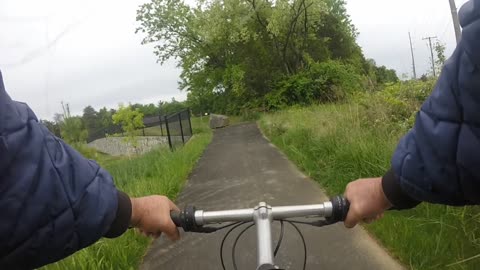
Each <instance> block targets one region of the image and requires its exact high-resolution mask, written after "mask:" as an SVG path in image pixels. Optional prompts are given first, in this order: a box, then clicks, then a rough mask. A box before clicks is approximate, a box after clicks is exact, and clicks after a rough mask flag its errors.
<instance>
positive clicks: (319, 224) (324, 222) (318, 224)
mask: <svg viewBox="0 0 480 270" xmlns="http://www.w3.org/2000/svg"><path fill="white" fill-rule="evenodd" d="M284 221H287V222H291V223H295V224H302V225H309V226H315V227H323V226H327V225H331V224H332V223H331V222H329V221H327V220H319V221H314V222H306V221H299V220H289V219H284Z"/></svg>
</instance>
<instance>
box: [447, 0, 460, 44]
mask: <svg viewBox="0 0 480 270" xmlns="http://www.w3.org/2000/svg"><path fill="white" fill-rule="evenodd" d="M449 2H450V10H451V11H452V19H453V27H454V28H455V37H456V38H457V44H458V43H459V42H460V39H461V37H462V30H461V29H460V22H459V20H458V11H457V6H456V5H455V0H449Z"/></svg>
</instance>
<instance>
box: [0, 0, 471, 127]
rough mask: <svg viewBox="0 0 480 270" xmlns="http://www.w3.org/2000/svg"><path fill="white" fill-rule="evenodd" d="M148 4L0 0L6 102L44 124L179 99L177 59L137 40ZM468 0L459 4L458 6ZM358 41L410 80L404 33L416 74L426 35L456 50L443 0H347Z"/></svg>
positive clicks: (422, 64)
mask: <svg viewBox="0 0 480 270" xmlns="http://www.w3.org/2000/svg"><path fill="white" fill-rule="evenodd" d="M143 2H145V0H88V1H87V0H82V1H79V0H0V70H1V71H2V73H3V77H4V80H5V84H6V87H7V90H8V92H9V93H10V96H12V98H14V99H15V100H19V101H24V102H27V103H28V104H29V105H30V107H32V109H33V110H34V111H35V112H36V114H37V115H38V116H39V117H41V118H52V116H53V114H54V113H55V112H60V111H61V107H60V102H61V101H66V102H68V103H70V106H71V109H72V111H73V112H74V113H80V112H81V111H82V109H83V108H84V107H85V106H87V105H92V106H94V107H95V108H96V109H99V108H100V107H103V106H107V107H116V106H117V104H118V103H119V102H124V103H128V102H134V103H135V102H140V103H149V102H155V103H156V102H158V101H159V100H170V99H171V98H172V97H175V98H176V99H177V100H184V99H185V98H186V94H185V93H184V92H180V91H179V90H178V86H177V82H178V80H179V74H180V70H178V69H177V68H176V64H175V62H174V61H171V62H169V63H166V64H165V65H163V66H161V65H160V64H157V63H156V57H155V55H154V54H153V48H152V46H145V45H140V42H141V36H140V35H135V33H134V32H135V28H136V26H137V25H138V24H137V23H136V22H135V15H136V8H137V7H138V5H139V4H141V3H143ZM465 2H467V0H456V3H457V5H458V8H460V6H461V5H462V4H463V3H465ZM347 3H348V4H347V8H348V12H349V14H350V15H351V17H352V20H353V22H354V24H355V25H356V26H357V28H358V30H359V32H360V36H359V38H358V43H359V44H360V45H361V47H362V48H363V51H364V53H365V55H366V57H368V58H373V59H375V61H376V62H377V63H378V64H380V65H386V66H387V67H389V68H394V69H395V70H397V73H398V74H399V76H400V75H402V74H404V73H405V74H408V75H409V76H411V56H410V47H409V41H408V32H409V31H410V32H411V33H412V38H413V43H414V47H415V57H416V62H417V73H418V74H423V73H426V72H427V69H428V68H429V60H428V57H429V50H428V48H427V45H426V42H425V41H423V40H422V38H423V37H425V36H437V37H438V38H439V39H440V40H441V41H443V42H444V43H446V44H447V54H450V53H451V52H452V51H453V49H454V47H455V37H454V32H453V26H452V22H451V14H450V9H449V5H448V0H347Z"/></svg>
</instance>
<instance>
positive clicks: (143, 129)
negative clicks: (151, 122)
mask: <svg viewBox="0 0 480 270" xmlns="http://www.w3.org/2000/svg"><path fill="white" fill-rule="evenodd" d="M142 131H143V137H145V127H143V128H142Z"/></svg>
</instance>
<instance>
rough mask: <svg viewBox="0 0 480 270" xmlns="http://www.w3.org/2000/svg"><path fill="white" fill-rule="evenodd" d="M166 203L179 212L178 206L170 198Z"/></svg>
mask: <svg viewBox="0 0 480 270" xmlns="http://www.w3.org/2000/svg"><path fill="white" fill-rule="evenodd" d="M168 205H169V207H170V210H173V211H176V212H180V208H178V206H177V205H175V203H173V202H172V201H171V200H168Z"/></svg>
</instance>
